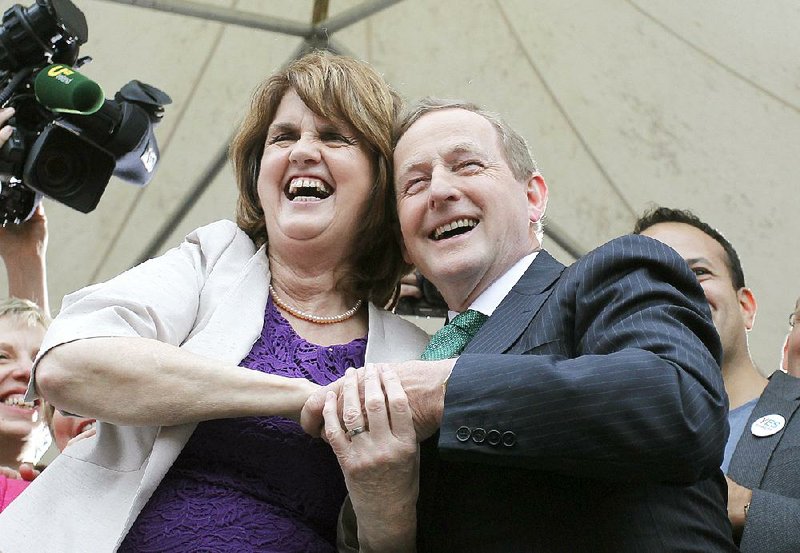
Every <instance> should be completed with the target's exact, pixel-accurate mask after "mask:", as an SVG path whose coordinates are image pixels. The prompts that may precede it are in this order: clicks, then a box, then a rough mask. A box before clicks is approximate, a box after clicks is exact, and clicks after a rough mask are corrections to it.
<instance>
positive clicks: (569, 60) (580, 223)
mask: <svg viewBox="0 0 800 553" xmlns="http://www.w3.org/2000/svg"><path fill="white" fill-rule="evenodd" d="M32 1H33V0H30V1H29V2H28V3H30V2H32ZM74 2H75V3H76V5H78V7H80V9H81V10H82V11H83V12H84V14H85V15H86V18H87V21H88V25H89V42H88V43H87V44H86V45H84V46H83V47H82V49H81V54H83V55H90V56H92V58H93V59H94V61H93V62H92V63H91V64H89V65H87V66H85V67H84V68H83V69H82V72H83V73H84V74H85V75H87V76H88V77H90V78H92V79H93V80H95V81H97V82H98V83H100V84H101V85H102V86H103V88H104V90H105V93H106V95H107V96H108V97H111V96H112V95H113V93H114V92H115V91H116V90H118V89H119V88H120V87H121V86H122V85H123V84H125V83H126V82H128V81H129V80H131V79H139V80H141V81H144V82H147V83H150V84H152V85H155V86H157V87H159V88H161V89H163V90H164V91H166V92H167V93H168V94H169V95H170V96H171V97H172V99H173V104H172V105H170V106H168V107H167V109H166V115H165V117H164V120H163V122H162V123H161V124H160V126H159V127H158V129H157V136H158V140H159V143H160V147H161V153H162V159H161V164H160V167H159V169H158V174H157V175H156V177H155V178H154V180H153V182H152V183H151V184H150V185H149V186H148V187H146V188H144V189H138V188H136V187H133V186H129V185H127V184H124V183H122V182H121V181H117V180H116V179H113V180H112V182H111V184H109V187H108V190H107V191H106V193H105V196H104V197H103V199H102V200H101V202H100V205H99V207H98V208H97V210H96V211H94V212H93V213H91V214H89V215H84V214H81V213H78V212H75V211H72V210H70V209H68V208H65V207H63V206H62V205H60V204H57V203H55V202H53V201H47V202H46V209H47V214H48V218H49V229H50V248H49V254H48V266H49V284H50V291H51V298H52V303H53V309H54V311H57V309H58V307H59V305H60V302H61V298H62V296H63V295H64V294H65V293H68V292H70V291H72V290H75V289H77V288H80V287H83V286H85V285H87V284H90V283H93V282H97V281H100V280H104V279H107V278H109V277H111V276H113V275H115V274H117V273H119V272H121V271H123V270H124V269H126V268H128V267H130V266H131V265H132V264H135V263H136V262H137V260H138V259H140V257H141V256H142V255H143V254H144V253H145V252H147V251H148V246H149V245H151V244H152V243H153V241H154V239H155V238H156V237H157V236H159V233H161V231H162V228H163V227H164V225H166V224H167V223H168V222H170V221H173V222H176V223H177V228H176V229H174V231H172V232H168V233H167V236H166V237H165V241H164V242H163V245H161V246H159V247H158V248H157V249H158V251H164V250H166V249H167V248H168V247H171V246H173V245H175V244H177V243H178V242H179V241H180V239H181V238H182V237H183V236H184V235H185V234H186V233H187V232H188V231H189V230H191V229H192V228H194V227H196V226H199V225H201V224H204V223H207V222H210V221H212V220H216V219H219V218H232V217H233V208H234V200H235V195H236V192H235V185H234V184H233V178H232V173H231V171H230V168H229V167H228V166H226V167H225V168H224V169H223V170H222V171H220V172H219V173H218V174H216V176H215V177H214V178H213V179H212V180H211V181H210V185H209V186H208V188H207V189H206V190H205V191H204V192H199V191H198V185H199V183H201V182H202V181H203V175H204V174H206V173H207V172H209V171H210V167H212V166H213V163H214V160H215V159H217V158H218V157H219V155H220V152H222V149H223V148H224V147H225V145H226V143H227V141H228V139H229V137H230V136H231V135H232V133H233V132H234V129H235V127H236V124H237V122H238V120H239V118H240V117H241V116H242V114H243V113H244V112H245V110H246V107H247V105H248V102H249V99H250V93H251V91H252V90H253V88H254V87H255V86H256V84H257V83H258V82H260V81H261V80H262V79H263V78H264V77H265V76H266V75H267V74H269V73H270V72H272V71H273V70H275V69H276V68H278V67H280V66H281V65H283V64H284V63H285V62H286V61H287V60H289V59H291V58H292V57H293V56H295V55H296V54H297V52H298V51H299V50H300V48H301V47H302V46H303V45H304V44H305V43H306V40H305V39H304V38H303V37H302V35H304V34H306V35H313V36H315V37H316V40H322V41H323V42H324V37H329V38H330V39H331V45H332V46H333V47H334V48H335V49H337V50H338V51H340V52H342V53H348V54H352V55H354V56H357V57H360V58H363V59H365V60H367V61H369V62H371V63H372V64H373V65H374V66H375V67H376V68H377V69H378V70H379V71H381V72H382V73H383V74H384V76H385V77H386V79H387V80H388V81H389V82H391V83H392V84H393V85H394V86H396V87H397V88H398V90H399V91H400V92H401V93H403V94H404V95H406V96H407V97H408V98H409V99H415V98H417V97H420V96H423V95H436V96H445V97H456V98H464V99H469V100H472V101H475V102H478V103H480V104H483V105H485V106H486V107H488V108H490V109H493V110H495V111H498V112H499V113H501V114H502V115H503V116H504V117H505V118H506V119H507V120H509V121H510V122H511V123H512V124H513V125H514V126H515V127H516V128H517V129H519V130H520V131H521V132H522V134H523V135H524V136H526V137H527V139H528V140H529V142H530V144H531V147H532V149H533V151H534V154H535V156H536V158H537V160H538V162H539V164H540V166H541V168H542V171H543V173H544V176H545V178H546V179H547V181H548V184H549V186H550V192H551V198H550V205H549V208H548V216H549V225H550V230H549V236H546V238H545V247H547V248H549V249H550V250H551V251H552V252H553V253H554V254H555V255H556V256H557V257H558V258H560V259H561V260H562V261H564V262H570V261H571V260H572V257H571V256H570V254H569V253H567V251H568V250H565V249H563V248H562V247H559V246H558V245H557V244H558V243H560V244H562V245H567V246H571V247H572V248H573V249H576V250H579V251H587V250H589V249H592V248H593V247H595V246H597V245H599V244H601V243H603V242H605V241H607V240H609V239H611V238H613V237H615V236H618V235H620V234H623V233H626V232H629V231H630V230H631V227H632V225H633V221H634V220H635V219H636V217H637V216H638V215H639V214H640V213H641V212H642V211H643V210H644V209H645V208H647V207H649V206H652V205H654V204H662V205H666V206H670V207H680V208H691V209H692V210H694V212H695V213H696V214H698V215H699V216H700V217H701V218H703V219H704V220H706V221H707V222H709V223H710V224H711V225H713V226H715V227H717V228H719V229H720V230H721V231H722V232H723V233H724V234H725V235H726V237H728V238H729V239H730V240H731V241H732V242H733V244H734V245H735V246H736V248H737V249H738V251H739V254H740V256H741V258H742V262H743V264H744V267H745V273H746V275H747V280H748V285H749V286H750V287H751V288H752V289H753V290H754V292H755V294H756V297H757V299H758V301H759V316H758V320H757V323H756V328H755V330H754V331H753V332H752V334H751V345H752V350H753V353H754V357H755V359H756V362H757V363H758V364H759V365H760V367H761V369H762V371H763V372H765V373H769V372H771V371H772V370H773V369H774V368H776V367H777V366H778V363H779V360H780V350H781V347H782V345H783V339H784V336H785V333H786V330H787V328H788V327H787V317H788V314H789V313H790V312H791V311H792V308H793V306H794V302H795V299H796V298H797V297H798V296H800V256H798V254H797V247H796V246H792V244H794V243H795V242H794V236H795V235H797V234H798V230H799V229H800V201H798V196H797V192H796V188H797V179H798V177H797V175H798V174H800V64H799V63H798V56H797V54H798V52H800V34H798V33H797V29H798V28H800V4H798V2H797V1H796V0H774V1H772V2H768V3H763V2H755V1H752V0H738V1H735V2H731V1H730V0H705V1H704V2H692V1H688V0H677V1H673V2H662V1H656V0H604V1H593V2H590V1H587V0H535V1H534V0H496V1H489V0H437V1H435V2H434V1H431V2H426V1H424V0H393V1H392V0H390V1H386V0H377V1H363V2H357V1H355V0H353V1H344V0H332V1H331V2H330V5H329V7H328V14H327V15H328V19H327V20H326V21H323V22H322V23H321V24H320V25H319V26H317V27H316V28H313V27H312V26H311V21H312V10H313V8H314V5H315V4H316V5H317V8H318V9H320V10H321V12H320V13H322V14H323V15H324V11H325V4H327V3H328V2H324V1H321V0H317V2H313V1H312V0H291V1H288V0H284V1H278V0H274V1H270V0H192V1H185V0H160V1H159V0H113V1H112V0H106V1H102V0H74ZM10 5H11V2H9V1H8V0H6V1H5V2H3V9H6V8H7V7H9V6H10ZM25 5H27V3H25ZM152 8H157V9H152ZM164 10H166V11H164ZM170 12H171V13H170ZM191 14H194V15H191ZM219 21H226V22H228V23H220V22H219ZM239 23H246V24H247V26H245V25H242V24H239ZM264 29H274V30H264ZM278 29H281V30H283V31H287V32H288V33H289V34H287V32H281V31H280V30H278ZM326 29H327V30H326ZM312 31H314V32H312ZM320 37H322V38H321V39H320ZM211 174H212V175H213V174H214V172H213V171H211ZM189 197H191V198H194V199H196V203H194V204H192V202H191V201H188V202H187V198H189ZM188 205H193V206H192V207H191V208H187V207H183V208H182V207H181V206H188ZM178 211H182V212H178ZM547 230H548V229H547V227H546V231H547ZM568 249H569V248H568ZM0 284H2V283H0Z"/></svg>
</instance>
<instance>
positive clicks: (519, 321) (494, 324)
mask: <svg viewBox="0 0 800 553" xmlns="http://www.w3.org/2000/svg"><path fill="white" fill-rule="evenodd" d="M564 269H565V267H564V265H562V264H561V263H559V262H558V261H556V260H555V259H553V257H552V256H551V255H550V254H549V253H547V252H546V251H545V250H541V251H540V252H539V254H538V255H537V256H536V259H534V260H533V263H531V266H530V267H528V270H527V271H525V274H524V275H522V278H521V279H519V282H517V283H516V284H515V285H514V287H513V288H512V289H511V291H510V292H509V293H508V295H507V296H506V297H505V298H504V299H503V301H502V302H500V305H498V306H497V309H496V310H495V312H494V313H493V314H492V316H491V317H489V320H488V321H486V323H485V324H484V325H483V327H481V329H480V330H479V331H478V333H477V334H476V335H475V337H474V338H473V339H472V340H471V341H470V343H469V344H468V345H467V347H466V349H465V350H464V353H490V352H505V351H507V350H508V349H509V348H510V347H511V346H512V345H513V344H514V342H515V341H516V340H517V339H518V338H519V336H520V335H521V334H522V331H523V330H525V328H527V326H528V325H529V324H530V322H531V320H532V319H533V318H534V317H535V316H536V314H537V313H538V312H539V309H541V307H542V304H544V301H545V300H546V299H547V297H548V296H549V295H550V293H551V292H552V284H553V283H554V282H555V281H556V280H557V279H558V277H559V276H561V273H562V272H563V271H564Z"/></svg>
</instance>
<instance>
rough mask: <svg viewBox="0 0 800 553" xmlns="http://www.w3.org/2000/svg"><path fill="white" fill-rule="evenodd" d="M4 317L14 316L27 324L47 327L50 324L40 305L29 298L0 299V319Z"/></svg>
mask: <svg viewBox="0 0 800 553" xmlns="http://www.w3.org/2000/svg"><path fill="white" fill-rule="evenodd" d="M5 317H14V318H15V319H17V320H18V321H20V322H23V323H26V324H27V325H29V326H36V325H38V326H41V327H42V328H47V327H48V325H49V324H50V317H48V316H47V315H45V313H44V311H42V308H41V307H39V306H38V305H36V304H35V303H33V302H32V301H30V300H23V299H20V298H6V299H3V300H0V319H2V318H5Z"/></svg>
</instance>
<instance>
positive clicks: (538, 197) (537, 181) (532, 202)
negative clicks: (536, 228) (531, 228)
mask: <svg viewBox="0 0 800 553" xmlns="http://www.w3.org/2000/svg"><path fill="white" fill-rule="evenodd" d="M525 186H526V188H525V189H526V193H527V196H528V218H529V219H530V221H531V222H532V223H536V222H538V221H539V220H541V218H542V217H543V216H544V211H545V209H547V183H546V182H544V177H542V175H540V174H539V173H534V174H533V175H531V176H530V178H529V179H528V182H527V183H526V185H525Z"/></svg>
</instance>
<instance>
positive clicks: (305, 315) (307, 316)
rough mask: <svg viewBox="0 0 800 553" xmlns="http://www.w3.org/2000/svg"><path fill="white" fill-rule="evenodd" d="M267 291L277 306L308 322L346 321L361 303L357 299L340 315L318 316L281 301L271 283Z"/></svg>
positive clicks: (328, 323)
mask: <svg viewBox="0 0 800 553" xmlns="http://www.w3.org/2000/svg"><path fill="white" fill-rule="evenodd" d="M269 293H270V294H271V295H272V301H274V302H275V304H276V305H277V306H278V307H280V308H281V309H283V310H284V311H286V312H287V313H289V314H290V315H293V316H295V317H297V318H298V319H302V320H304V321H308V322H310V323H315V324H318V325H330V324H334V323H341V322H343V321H346V320H347V319H350V318H352V316H353V315H355V314H356V312H357V311H358V310H359V309H360V308H361V303H362V301H361V300H358V301H357V302H356V304H355V305H354V306H353V307H351V308H350V309H348V310H347V311H345V312H344V313H342V314H341V315H334V316H333V317H320V316H319V315H312V314H311V313H306V312H305V311H300V310H299V309H297V308H295V307H292V306H291V305H289V304H287V303H286V302H285V301H283V300H282V299H280V298H279V297H278V295H277V294H276V293H275V288H273V287H272V284H270V285H269Z"/></svg>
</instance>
